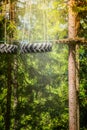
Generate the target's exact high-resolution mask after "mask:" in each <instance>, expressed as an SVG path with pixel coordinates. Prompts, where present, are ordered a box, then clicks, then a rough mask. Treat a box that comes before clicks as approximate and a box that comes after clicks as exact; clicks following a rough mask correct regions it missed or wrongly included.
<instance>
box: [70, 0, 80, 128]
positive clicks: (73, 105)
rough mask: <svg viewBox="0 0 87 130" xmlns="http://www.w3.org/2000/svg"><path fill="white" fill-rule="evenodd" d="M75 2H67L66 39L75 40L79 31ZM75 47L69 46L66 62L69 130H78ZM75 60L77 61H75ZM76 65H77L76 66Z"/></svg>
mask: <svg viewBox="0 0 87 130" xmlns="http://www.w3.org/2000/svg"><path fill="white" fill-rule="evenodd" d="M74 4H75V0H70V1H69V19H68V23H69V26H68V27H69V28H68V37H69V38H76V37H77V35H78V29H79V21H80V19H79V17H78V13H77V12H74V11H73V6H74ZM77 51H78V49H77V45H76V44H73V43H72V44H70V45H69V62H68V74H69V130H79V100H78V93H77V91H78V90H79V77H78V70H77V66H79V63H78V60H77V59H78V57H77V56H76V55H77ZM76 60H77V61H76ZM76 63H77V64H76ZM76 65H77V66H76Z"/></svg>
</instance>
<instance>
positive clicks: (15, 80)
mask: <svg viewBox="0 0 87 130" xmlns="http://www.w3.org/2000/svg"><path fill="white" fill-rule="evenodd" d="M13 66H14V67H13V71H14V74H13V86H14V89H13V93H14V130H16V128H17V124H18V120H17V105H18V81H17V72H18V61H17V56H16V55H15V56H14V65H13Z"/></svg>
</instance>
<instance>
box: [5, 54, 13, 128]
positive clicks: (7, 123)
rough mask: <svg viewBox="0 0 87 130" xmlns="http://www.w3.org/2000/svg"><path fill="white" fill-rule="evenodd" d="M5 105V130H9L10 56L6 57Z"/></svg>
mask: <svg viewBox="0 0 87 130" xmlns="http://www.w3.org/2000/svg"><path fill="white" fill-rule="evenodd" d="M7 60H8V63H7V103H6V115H5V130H10V123H11V121H10V116H11V92H12V86H11V83H12V76H11V74H12V66H11V56H10V55H7Z"/></svg>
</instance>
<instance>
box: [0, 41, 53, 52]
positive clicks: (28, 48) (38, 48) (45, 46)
mask: <svg viewBox="0 0 87 130" xmlns="http://www.w3.org/2000/svg"><path fill="white" fill-rule="evenodd" d="M51 50H52V44H51V43H34V44H24V43H22V44H20V46H19V47H18V46H17V45H13V44H0V53H2V54H3V53H13V54H16V53H17V52H20V53H37V52H48V51H51Z"/></svg>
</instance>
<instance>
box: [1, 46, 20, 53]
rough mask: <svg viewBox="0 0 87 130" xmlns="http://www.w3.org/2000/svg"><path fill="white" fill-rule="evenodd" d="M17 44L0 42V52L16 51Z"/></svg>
mask: <svg viewBox="0 0 87 130" xmlns="http://www.w3.org/2000/svg"><path fill="white" fill-rule="evenodd" d="M17 50H18V46H17V45H12V44H0V53H17Z"/></svg>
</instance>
